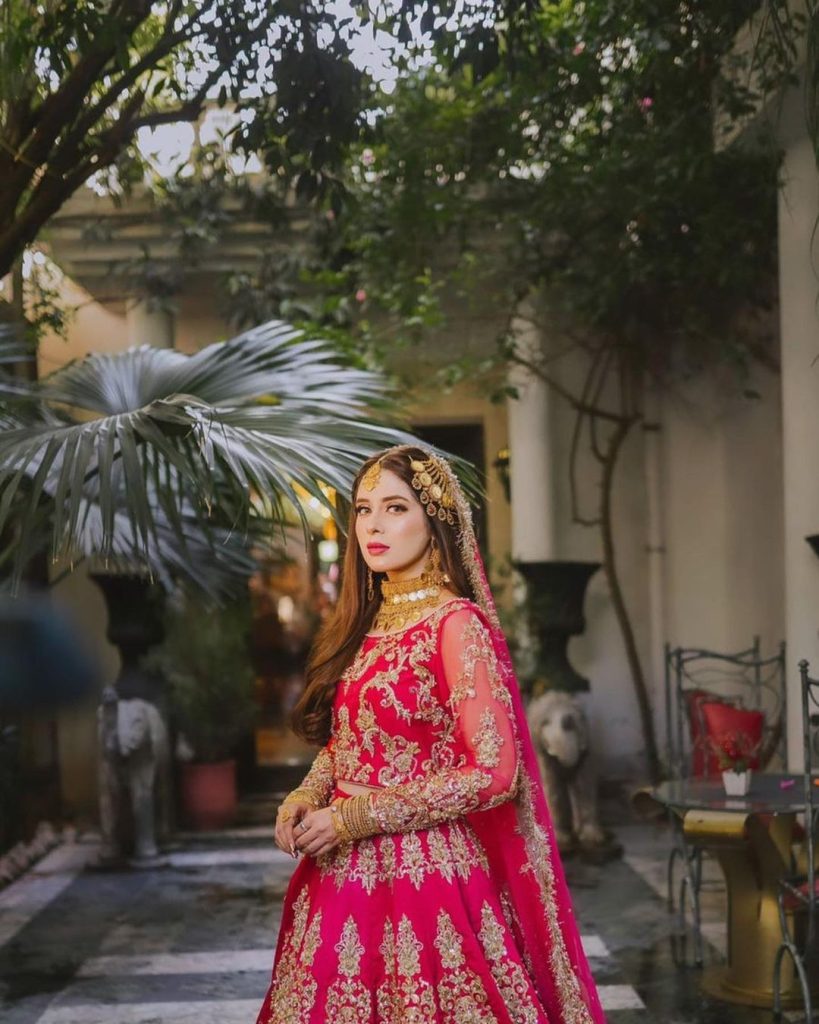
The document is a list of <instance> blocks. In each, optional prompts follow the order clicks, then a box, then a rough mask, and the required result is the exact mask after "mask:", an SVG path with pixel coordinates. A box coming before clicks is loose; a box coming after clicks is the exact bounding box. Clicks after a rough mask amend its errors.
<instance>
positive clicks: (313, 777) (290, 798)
mask: <svg viewBox="0 0 819 1024" xmlns="http://www.w3.org/2000/svg"><path fill="white" fill-rule="evenodd" d="M333 786H334V770H333V751H332V740H331V741H330V743H328V744H327V745H326V746H324V747H322V748H321V750H319V752H318V753H317V754H316V759H315V760H314V761H313V764H312V767H311V768H310V771H309V772H308V773H307V774H306V775H305V777H304V778H303V779H302V781H301V783H300V785H299V786H298V788H297V789H294V790H293V792H292V793H288V795H287V798H286V800H285V802H291V803H306V804H310V806H311V807H313V808H314V809H317V808H319V807H326V806H327V805H328V804H329V803H330V797H331V796H332V793H333Z"/></svg>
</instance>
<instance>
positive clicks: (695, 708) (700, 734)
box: [685, 690, 719, 778]
mask: <svg viewBox="0 0 819 1024" xmlns="http://www.w3.org/2000/svg"><path fill="white" fill-rule="evenodd" d="M713 699H714V695H713V694H712V693H709V692H708V691H707V690H687V691H686V694H685V701H686V704H687V705H688V727H689V729H690V731H691V774H692V775H693V776H694V777H695V778H702V777H703V776H711V775H716V774H717V772H718V770H719V768H718V765H717V757H716V754H715V753H714V752H713V750H711V748H710V746H709V744H708V741H707V739H706V736H705V733H704V731H703V726H702V715H701V714H700V710H699V708H700V705H701V704H702V703H703V701H713Z"/></svg>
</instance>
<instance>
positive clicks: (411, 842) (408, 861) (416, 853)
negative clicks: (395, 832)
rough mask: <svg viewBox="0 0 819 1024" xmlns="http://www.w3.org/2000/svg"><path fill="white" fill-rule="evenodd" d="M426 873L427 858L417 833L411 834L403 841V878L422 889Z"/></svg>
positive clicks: (401, 869) (404, 837)
mask: <svg viewBox="0 0 819 1024" xmlns="http://www.w3.org/2000/svg"><path fill="white" fill-rule="evenodd" d="M425 873H426V858H425V857H424V851H423V848H422V847H421V840H420V838H419V837H418V833H417V832H409V833H408V834H407V835H405V836H403V837H402V839H401V868H400V874H401V877H407V878H409V880H410V881H411V882H412V884H413V885H414V886H415V888H416V889H420V887H421V883H422V882H423V880H424V875H425Z"/></svg>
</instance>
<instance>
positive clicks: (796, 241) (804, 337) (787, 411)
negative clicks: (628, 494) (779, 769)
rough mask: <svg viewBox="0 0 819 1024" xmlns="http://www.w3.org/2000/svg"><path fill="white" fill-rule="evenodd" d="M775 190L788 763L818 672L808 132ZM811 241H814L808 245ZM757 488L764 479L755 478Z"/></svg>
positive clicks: (814, 212)
mask: <svg viewBox="0 0 819 1024" xmlns="http://www.w3.org/2000/svg"><path fill="white" fill-rule="evenodd" d="M783 179H784V187H783V188H782V189H781V190H780V195H779V301H780V327H781V336H782V433H783V459H784V484H785V496H784V510H785V623H786V638H787V644H788V652H787V654H788V687H787V690H788V761H789V764H790V765H791V767H793V768H801V765H802V709H801V696H800V687H799V675H798V670H797V665H798V662H799V661H800V660H801V659H802V658H807V659H808V660H809V661H810V663H811V664H810V667H811V674H812V675H814V676H819V635H817V630H819V558H817V557H816V555H814V553H813V552H812V551H811V549H810V548H809V547H808V545H807V544H806V543H805V537H806V536H808V535H809V534H813V533H819V472H817V468H816V467H817V456H816V452H817V449H819V362H817V355H819V317H817V308H816V303H817V294H818V293H819V281H817V278H816V275H815V272H814V269H813V266H812V260H811V241H812V239H811V235H812V232H813V230H814V227H815V225H816V221H817V218H819V174H818V173H817V169H816V162H815V159H814V153H813V149H812V145H811V143H810V141H809V139H808V137H807V135H804V136H802V137H801V138H799V139H797V140H796V141H795V142H793V143H792V144H791V145H789V146H788V148H787V149H786V151H785V161H784V166H783ZM815 244H816V243H815V242H814V246H815ZM760 486H761V487H764V486H765V482H764V480H760Z"/></svg>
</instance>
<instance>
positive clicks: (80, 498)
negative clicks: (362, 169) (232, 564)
mask: <svg viewBox="0 0 819 1024" xmlns="http://www.w3.org/2000/svg"><path fill="white" fill-rule="evenodd" d="M5 341H6V342H8V341H9V339H8V338H6V339H5ZM3 348H4V339H3V338H2V337H0V351H2V350H3ZM31 394H32V396H33V397H36V399H37V407H36V410H35V411H32V409H31V407H30V405H29V406H24V405H22V404H21V408H25V412H20V414H19V417H17V418H16V416H15V414H16V407H15V406H14V404H13V396H10V395H8V394H3V395H0V401H2V402H4V403H5V410H4V415H5V422H4V424H3V429H2V430H1V431H0V534H2V532H3V531H4V529H6V528H7V527H8V525H9V523H10V521H11V520H12V518H13V520H14V523H15V527H16V533H17V541H18V549H19V551H20V552H27V551H30V550H31V548H32V544H34V542H35V536H34V531H35V530H36V529H38V528H39V529H42V519H43V514H42V507H43V505H44V504H45V505H46V506H47V507H48V509H49V512H50V517H49V532H50V538H51V544H50V546H51V552H52V555H53V556H54V557H56V556H59V555H64V554H67V553H71V552H76V551H79V552H82V553H89V552H90V551H91V550H94V551H95V552H96V553H99V554H100V555H101V556H103V557H106V558H107V557H113V556H114V555H119V556H123V555H124V554H125V553H126V551H127V553H128V556H129V557H131V558H133V557H135V556H139V557H141V558H142V559H143V561H144V562H145V563H146V564H147V565H149V566H151V567H153V568H154V569H155V570H156V571H159V567H160V566H164V567H165V569H167V571H178V569H179V564H178V557H177V561H176V563H174V557H176V556H178V555H179V552H180V551H187V552H188V555H186V556H185V557H186V558H188V557H189V555H190V553H191V548H190V540H191V529H192V528H193V523H194V521H197V522H198V523H199V524H200V527H203V528H204V529H205V530H206V531H207V530H208V529H211V530H214V529H217V528H221V529H225V528H231V527H233V528H236V529H238V530H239V531H240V532H241V531H244V530H246V529H247V528H248V525H249V523H250V520H251V519H252V517H253V510H254V505H253V501H252V496H253V494H254V493H257V494H259V495H263V496H265V497H266V498H267V499H268V502H269V507H270V508H271V509H272V513H273V516H274V518H275V519H277V520H278V521H280V522H281V521H284V519H285V518H286V516H287V512H288V508H289V507H290V506H291V505H292V506H293V507H295V508H296V509H300V507H301V506H300V501H299V494H298V491H297V488H296V485H300V486H301V487H302V488H304V489H305V490H306V491H307V492H308V493H310V494H312V495H314V496H315V497H316V498H318V499H319V501H321V502H323V503H324V504H325V505H327V506H328V507H329V508H331V510H332V511H333V513H334V514H335V509H334V508H333V506H332V504H331V502H330V500H329V498H328V497H327V495H326V492H325V490H324V487H323V485H325V486H326V485H329V486H330V487H333V488H335V489H337V490H339V491H341V492H342V493H346V491H347V490H348V488H349V486H350V483H351V481H352V478H353V476H354V474H355V471H356V469H357V468H358V466H359V465H360V463H361V461H362V460H363V459H364V458H365V457H366V456H367V455H369V454H370V453H371V452H372V451H374V450H377V449H378V448H382V447H385V446H388V445H391V444H396V443H402V442H412V441H413V440H414V438H412V437H411V435H409V434H407V433H405V432H403V431H401V430H398V429H395V428H393V427H391V426H388V425H385V423H384V422H383V421H384V420H385V419H386V418H387V416H388V412H389V409H390V403H391V401H392V395H391V393H390V388H389V385H388V383H387V380H386V379H385V378H384V377H383V376H382V375H380V374H378V373H374V372H370V371H364V370H359V369H354V368H351V367H347V366H344V365H342V364H341V363H340V362H339V361H338V357H337V356H336V354H335V353H334V352H333V350H332V349H331V348H330V347H329V346H328V345H327V344H325V343H324V342H321V341H318V340H315V339H306V338H304V337H303V335H302V334H301V333H300V332H299V331H296V330H295V329H293V328H292V327H290V326H289V325H287V324H283V323H281V322H277V321H274V322H271V323H268V324H264V325H262V326H261V327H258V328H255V329H253V330H250V331H247V332H245V333H243V334H241V335H239V336H238V337H236V338H233V339H231V340H230V341H226V342H222V343H219V344H215V345H209V346H207V347H206V348H204V349H202V350H200V351H199V352H197V353H196V354H195V355H185V354H183V353H180V352H177V351H173V350H167V349H154V348H150V347H143V348H135V349H130V350H128V351H127V352H123V353H119V354H115V355H99V354H95V355H91V356H88V357H87V358H85V359H83V360H81V361H78V362H74V363H71V364H69V365H68V366H66V367H64V368H63V369H61V370H58V371H57V372H56V373H54V374H52V375H50V376H49V377H47V378H45V379H44V380H42V381H40V382H35V383H34V384H32V385H31ZM66 409H68V410H70V414H68V413H66V412H65V410H66ZM172 537H173V538H175V542H176V548H175V552H176V556H172V555H171V547H172V545H171V541H170V538H172ZM208 543H211V541H210V540H209V541H208ZM19 565H20V560H19V558H18V568H19Z"/></svg>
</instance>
